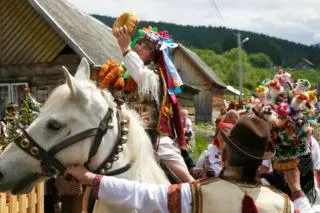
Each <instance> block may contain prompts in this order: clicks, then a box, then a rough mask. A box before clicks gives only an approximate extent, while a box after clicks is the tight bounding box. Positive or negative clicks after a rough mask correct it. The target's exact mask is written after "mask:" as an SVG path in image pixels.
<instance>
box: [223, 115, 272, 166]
mask: <svg viewBox="0 0 320 213" xmlns="http://www.w3.org/2000/svg"><path fill="white" fill-rule="evenodd" d="M221 132H222V136H223V138H224V140H225V142H226V143H227V144H228V145H230V146H231V147H233V148H234V149H236V150H237V151H239V152H241V153H243V154H245V155H246V156H248V157H250V158H253V159H259V160H263V159H270V158H272V157H273V156H274V155H275V148H274V147H273V145H272V144H271V143H270V142H269V136H270V127H269V124H268V123H267V122H266V121H264V120H262V119H261V118H258V117H256V116H244V117H242V118H241V119H240V120H238V122H237V123H236V124H235V125H234V127H233V128H232V129H231V131H230V134H228V133H227V132H226V131H224V130H223V129H222V130H221Z"/></svg>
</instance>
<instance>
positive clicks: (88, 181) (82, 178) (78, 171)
mask: <svg viewBox="0 0 320 213" xmlns="http://www.w3.org/2000/svg"><path fill="white" fill-rule="evenodd" d="M64 174H65V175H71V176H72V177H74V178H75V179H76V180H77V181H78V182H79V183H81V184H84V185H92V182H93V180H94V178H95V177H96V174H93V173H92V172H90V171H88V170H87V169H86V168H84V167H83V166H76V167H70V168H68V169H67V170H66V171H65V173H64Z"/></svg>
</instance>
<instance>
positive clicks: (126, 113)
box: [0, 59, 168, 213]
mask: <svg viewBox="0 0 320 213" xmlns="http://www.w3.org/2000/svg"><path fill="white" fill-rule="evenodd" d="M64 74H65V77H66V81H67V83H66V84H64V85H61V86H59V87H57V88H56V89H55V90H54V91H53V93H52V94H51V95H50V97H49V98H48V100H47V102H46V103H45V105H44V106H43V107H42V108H41V110H40V114H39V116H38V118H37V119H36V120H34V122H33V123H32V124H31V125H30V126H29V127H28V128H27V129H26V133H25V134H27V135H29V136H28V137H25V136H21V138H20V139H21V142H16V143H11V144H10V145H9V146H8V147H7V148H6V149H5V150H4V152H3V153H2V154H1V155H0V191H2V192H3V191H12V190H13V191H14V193H16V194H21V193H27V192H29V191H30V190H31V189H32V187H33V186H34V185H35V184H36V183H37V182H39V181H42V180H44V179H45V178H46V177H45V176H43V175H48V174H51V173H50V172H48V171H45V170H44V168H48V166H43V164H42V163H43V162H45V161H46V160H43V159H41V161H42V163H40V162H41V161H40V160H39V159H36V158H34V156H35V155H36V154H39V149H41V148H43V150H44V152H46V151H48V150H50V149H52V147H55V146H56V145H57V144H58V143H60V142H61V141H62V142H64V140H65V139H66V138H70V137H71V136H73V135H76V134H78V133H80V132H83V131H86V130H88V129H91V128H97V127H98V126H99V123H100V122H101V120H103V118H104V117H105V115H106V114H107V110H109V109H112V110H113V112H114V113H113V114H112V115H111V117H110V119H111V121H109V124H108V131H107V133H106V134H105V135H104V136H103V138H102V141H101V144H100V146H99V148H98V150H97V152H96V154H94V155H93V156H92V158H91V160H90V162H89V164H88V167H89V168H90V169H91V170H96V169H97V168H98V167H99V166H100V165H102V164H103V162H104V161H105V160H106V157H108V156H110V155H115V154H114V153H113V150H114V147H115V146H118V147H119V146H120V148H123V151H121V150H118V151H117V152H116V153H118V152H119V153H118V154H117V156H113V158H112V159H114V162H113V164H112V168H111V169H110V163H107V164H109V165H107V164H106V165H103V166H105V167H106V169H109V171H110V172H112V171H113V170H116V169H117V168H123V167H124V166H125V165H130V164H128V163H130V162H133V163H132V166H131V167H130V168H127V169H126V171H125V172H123V173H121V174H118V175H117V176H118V177H122V178H126V179H130V180H137V181H141V182H147V183H148V182H149V183H168V180H167V179H166V177H165V174H164V172H163V171H162V170H161V168H160V167H159V166H158V164H157V162H156V160H155V158H154V154H153V149H152V145H151V141H150V139H149V137H148V135H147V134H146V132H145V131H144V129H143V126H142V123H141V121H140V119H139V117H138V115H137V114H136V113H135V112H134V111H132V110H129V109H127V108H126V107H125V106H124V105H123V106H122V107H121V110H120V111H121V114H122V117H123V119H125V120H128V121H129V122H128V126H127V127H128V135H124V134H127V133H126V132H124V133H123V132H122V131H124V130H125V131H126V129H123V128H122V129H121V128H120V126H121V124H120V123H119V122H118V121H119V119H120V117H121V116H120V117H119V116H118V115H117V113H116V112H117V110H118V111H119V109H118V108H119V107H118V106H117V104H116V103H115V102H114V100H113V97H112V96H111V94H110V93H109V92H106V91H101V90H99V89H98V88H97V87H96V86H95V84H94V83H93V82H91V81H90V80H89V76H90V69H89V65H88V62H87V60H86V59H82V61H81V63H80V65H79V67H78V69H77V72H76V74H75V77H73V76H71V75H70V73H69V72H68V70H67V69H66V68H64ZM112 126H113V128H112ZM123 135H124V136H127V138H128V141H127V143H125V144H122V143H120V144H119V143H118V142H119V140H121V138H120V137H121V136H123ZM32 141H34V142H35V143H37V144H38V145H39V146H40V148H39V147H38V148H37V147H36V148H35V147H33V150H32V146H33V145H34V143H33V142H32ZM93 141H94V137H93V136H90V137H87V138H84V139H80V141H79V142H76V143H74V144H73V145H71V146H68V147H64V148H63V149H62V150H61V151H59V152H57V153H56V154H55V158H56V159H57V160H58V161H59V162H60V163H61V165H62V166H65V167H68V166H72V165H83V164H84V163H85V162H87V160H88V156H89V150H90V149H91V146H92V144H93V143H94V142H93ZM20 143H21V144H22V145H21V144H20ZM117 143H118V144H117ZM26 147H27V148H26ZM23 149H26V150H27V151H26V150H23ZM37 149H38V150H37ZM40 152H41V151H40ZM31 155H34V156H33V157H32V156H31ZM49 168H50V169H51V170H50V169H49V170H50V171H51V172H52V167H50V166H49ZM55 169H57V168H56V167H55ZM53 170H54V169H53ZM101 171H102V172H104V171H103V170H101ZM32 174H37V175H35V176H33V175H32ZM30 177H33V178H30ZM131 211H132V209H131V210H130V209H126V208H124V207H122V208H119V207H115V206H107V205H105V204H104V203H102V202H100V201H97V202H96V205H95V208H94V212H101V213H102V212H103V213H104V212H121V213H123V212H131Z"/></svg>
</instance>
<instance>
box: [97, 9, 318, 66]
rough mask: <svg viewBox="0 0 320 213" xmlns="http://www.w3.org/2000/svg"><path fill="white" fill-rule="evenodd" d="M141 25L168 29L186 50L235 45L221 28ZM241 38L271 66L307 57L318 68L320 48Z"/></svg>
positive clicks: (231, 34) (105, 20)
mask: <svg viewBox="0 0 320 213" xmlns="http://www.w3.org/2000/svg"><path fill="white" fill-rule="evenodd" d="M93 16H94V17H95V18H97V19H98V20H100V21H102V22H103V23H105V24H106V25H108V26H110V27H111V26H112V24H113V22H114V20H115V18H112V17H108V16H100V15H93ZM142 26H157V27H158V28H159V29H160V30H163V29H166V30H168V31H169V32H170V33H171V34H172V35H173V37H174V39H175V41H177V42H180V43H182V44H184V45H186V46H188V47H193V48H198V49H209V50H212V51H214V52H215V53H223V52H225V51H228V50H231V49H232V48H235V47H236V46H237V44H236V36H235V34H236V33H237V32H239V31H237V30H234V29H228V28H224V27H207V26H189V25H187V26H182V25H177V24H172V23H164V22H149V21H140V23H139V28H140V27H142ZM240 32H241V34H242V37H243V38H245V37H249V38H250V41H249V42H246V43H245V44H244V45H243V49H245V50H246V52H248V53H249V54H251V53H264V54H266V55H267V56H269V57H270V58H271V60H272V62H273V65H276V66H284V67H294V65H295V64H297V62H298V61H299V60H300V59H301V58H306V59H308V60H309V61H311V62H312V63H314V64H315V65H316V66H317V67H320V48H317V47H316V46H307V45H303V44H299V43H295V42H291V41H288V40H283V39H279V38H275V37H270V36H267V35H264V34H259V33H254V32H248V31H240Z"/></svg>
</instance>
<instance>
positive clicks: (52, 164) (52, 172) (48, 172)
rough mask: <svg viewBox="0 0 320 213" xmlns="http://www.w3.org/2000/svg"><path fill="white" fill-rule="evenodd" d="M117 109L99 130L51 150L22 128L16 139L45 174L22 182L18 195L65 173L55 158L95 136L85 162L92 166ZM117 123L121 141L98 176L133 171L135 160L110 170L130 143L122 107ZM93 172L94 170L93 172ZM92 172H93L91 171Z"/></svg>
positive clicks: (104, 161)
mask: <svg viewBox="0 0 320 213" xmlns="http://www.w3.org/2000/svg"><path fill="white" fill-rule="evenodd" d="M113 114H114V110H113V109H112V108H108V110H107V112H106V114H105V116H104V117H103V119H102V120H101V121H100V124H99V126H98V127H97V128H92V129H88V130H85V131H82V132H80V133H78V134H76V135H73V136H71V137H69V138H66V139H65V140H63V141H61V142H60V143H58V144H56V145H55V146H53V147H52V148H50V149H49V150H48V151H47V150H45V149H44V148H42V147H41V146H40V145H39V143H37V142H36V141H35V140H34V139H33V138H32V137H31V136H30V135H29V134H28V133H27V132H26V131H25V129H24V128H21V127H20V129H21V133H20V134H19V136H18V137H17V138H16V139H15V140H14V143H15V144H16V145H17V146H18V147H19V148H20V149H22V150H23V151H24V152H25V153H27V154H28V155H30V156H32V157H33V158H35V159H37V160H39V161H40V164H41V169H42V173H33V174H31V175H29V176H27V177H25V178H24V179H22V180H21V181H20V182H19V183H18V184H17V186H16V187H15V188H14V189H13V190H12V192H13V193H14V194H15V192H18V191H19V190H20V189H23V188H24V187H26V186H27V185H28V183H30V182H31V181H34V180H36V179H37V178H39V177H41V176H47V177H54V176H56V175H57V174H58V173H60V174H64V172H65V170H66V167H65V165H63V164H62V163H61V162H60V161H59V160H58V159H57V158H56V157H55V155H56V154H57V153H58V152H60V151H62V150H63V149H65V148H67V147H69V146H71V145H73V144H76V143H78V142H80V141H82V140H83V139H86V138H89V137H92V136H95V138H94V141H93V143H92V146H91V148H90V151H89V155H88V160H87V161H86V162H85V163H84V166H85V167H86V168H87V169H89V163H90V162H91V160H92V158H93V157H94V156H95V155H96V153H97V151H98V149H99V146H100V144H101V141H102V138H103V136H104V135H105V134H106V133H107V131H108V129H112V128H113V125H112V118H113ZM116 116H117V121H118V132H119V134H118V136H117V139H116V140H117V141H116V143H115V145H114V147H113V148H112V151H111V154H110V155H109V156H107V157H106V158H105V159H104V160H103V161H102V163H101V164H100V165H99V166H98V167H97V168H96V169H94V170H93V172H94V173H99V174H103V175H109V176H111V175H118V174H121V173H124V172H126V171H127V170H129V169H130V168H131V166H132V164H133V160H131V161H130V162H128V163H127V164H126V165H125V166H123V167H120V168H117V169H114V170H112V171H109V170H110V169H111V168H112V164H113V163H114V162H115V161H117V160H118V159H119V155H118V154H119V153H120V152H121V151H122V150H123V146H122V145H123V144H125V143H126V142H127V141H128V138H127V135H128V132H129V130H128V124H129V121H128V120H126V119H124V117H123V114H122V111H121V106H120V105H118V107H117V115H116ZM89 170H90V169H89ZM91 171H92V170H91Z"/></svg>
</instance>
